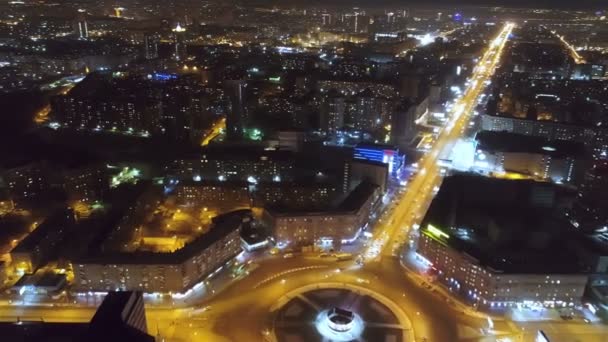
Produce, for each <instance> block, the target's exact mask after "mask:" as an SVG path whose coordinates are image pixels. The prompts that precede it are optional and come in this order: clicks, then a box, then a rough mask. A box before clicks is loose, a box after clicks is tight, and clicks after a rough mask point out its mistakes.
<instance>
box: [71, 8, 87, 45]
mask: <svg viewBox="0 0 608 342" xmlns="http://www.w3.org/2000/svg"><path fill="white" fill-rule="evenodd" d="M74 30H75V31H76V32H75V33H76V36H77V37H78V38H80V39H88V38H89V25H88V24H87V19H86V11H85V10H83V9H79V10H78V15H77V16H76V22H75V24H74Z"/></svg>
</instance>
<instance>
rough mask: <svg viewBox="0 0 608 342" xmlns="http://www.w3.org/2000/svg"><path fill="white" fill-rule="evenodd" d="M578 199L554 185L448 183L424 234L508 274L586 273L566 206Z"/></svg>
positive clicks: (458, 179)
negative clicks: (577, 249)
mask: <svg viewBox="0 0 608 342" xmlns="http://www.w3.org/2000/svg"><path fill="white" fill-rule="evenodd" d="M571 196H572V197H573V196H574V194H573V193H571V191H569V190H568V189H565V188H562V187H560V186H557V185H553V184H550V183H539V182H534V181H529V180H504V179H494V178H486V177H480V176H476V175H470V174H457V175H454V176H451V177H447V178H446V179H445V180H444V182H443V184H442V186H441V188H440V190H439V192H438V194H437V196H436V197H435V199H434V200H433V202H432V203H431V206H430V208H429V211H428V212H427V215H426V216H425V218H424V220H423V223H422V233H423V234H425V235H426V236H428V237H430V238H433V239H434V240H436V241H437V242H439V243H441V244H444V245H447V246H449V247H451V248H453V249H456V250H458V251H460V252H462V253H466V254H468V255H470V256H472V257H473V258H475V259H477V260H478V261H479V262H480V264H482V265H483V266H487V267H490V268H492V269H494V270H496V271H498V272H505V273H541V274H543V273H561V274H572V273H584V272H586V271H587V267H586V266H584V265H583V264H582V263H581V260H580V259H579V258H578V257H577V253H576V246H575V244H574V243H573V242H574V241H577V240H578V239H579V238H580V236H577V235H575V233H574V232H572V231H571V230H570V229H568V227H569V225H568V223H567V222H566V221H565V220H564V219H563V218H562V216H561V213H563V208H562V206H563V205H566V204H565V203H567V202H568V201H569V199H570V197H571Z"/></svg>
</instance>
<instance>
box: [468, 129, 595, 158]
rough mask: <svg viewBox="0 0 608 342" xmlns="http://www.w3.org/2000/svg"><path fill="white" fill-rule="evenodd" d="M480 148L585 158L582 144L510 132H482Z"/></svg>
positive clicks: (478, 137)
mask: <svg viewBox="0 0 608 342" xmlns="http://www.w3.org/2000/svg"><path fill="white" fill-rule="evenodd" d="M475 140H476V141H477V144H478V147H479V148H480V149H483V150H486V151H495V152H512V153H536V154H543V155H550V156H552V157H579V158H580V157H583V156H584V155H585V146H584V145H583V144H582V143H578V142H573V141H565V140H554V141H549V140H547V139H545V138H542V137H535V136H529V135H523V134H515V133H508V132H492V131H481V132H479V133H477V135H476V136H475Z"/></svg>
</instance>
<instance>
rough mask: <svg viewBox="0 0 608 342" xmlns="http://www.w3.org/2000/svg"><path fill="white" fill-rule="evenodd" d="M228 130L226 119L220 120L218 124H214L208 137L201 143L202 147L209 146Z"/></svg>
mask: <svg viewBox="0 0 608 342" xmlns="http://www.w3.org/2000/svg"><path fill="white" fill-rule="evenodd" d="M225 129H226V118H222V119H219V120H218V121H217V122H215V123H214V124H213V127H211V129H210V130H209V132H208V133H207V135H206V136H205V137H203V140H202V141H201V146H207V145H209V143H210V142H211V141H212V140H213V139H215V138H216V137H217V136H218V135H220V133H222V131H223V130H225Z"/></svg>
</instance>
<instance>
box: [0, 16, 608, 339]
mask: <svg viewBox="0 0 608 342" xmlns="http://www.w3.org/2000/svg"><path fill="white" fill-rule="evenodd" d="M512 29H513V25H512V24H507V25H505V27H504V29H503V30H502V31H501V33H500V34H499V36H498V37H497V38H496V39H495V40H494V41H492V42H491V44H490V46H489V48H488V49H487V51H486V53H485V54H484V55H483V57H482V58H480V60H479V63H478V66H477V68H476V69H475V71H474V73H473V75H472V76H471V78H470V85H469V87H468V88H467V89H466V90H465V92H464V94H463V96H462V97H461V98H460V99H459V100H458V101H456V103H455V104H454V107H453V110H452V113H451V118H450V119H449V121H448V122H447V123H446V127H445V128H444V129H443V131H442V132H441V133H440V134H439V136H438V137H437V139H436V141H435V143H434V146H433V148H432V149H431V150H430V151H429V152H428V153H427V154H426V155H425V156H424V157H423V158H422V159H421V160H420V161H419V162H418V164H419V166H418V171H417V173H416V174H415V175H414V176H413V177H412V178H411V180H410V181H409V184H408V185H407V189H406V190H405V191H404V192H403V194H402V195H400V196H401V197H400V198H398V199H397V203H396V205H395V206H394V208H393V209H392V210H390V211H389V212H387V214H385V215H383V217H382V218H381V221H380V222H379V223H378V224H377V226H376V227H375V229H374V231H373V236H372V237H371V238H370V239H369V240H368V242H367V247H366V249H365V251H364V253H363V265H358V264H357V263H355V262H354V261H353V260H348V261H336V259H335V258H332V257H320V256H316V255H310V256H307V255H301V256H300V255H296V256H288V257H284V256H282V255H277V256H266V257H263V258H262V259H260V260H255V261H254V263H255V264H257V265H258V267H257V269H255V270H254V271H253V272H251V274H250V275H249V276H246V277H244V278H242V279H240V280H238V282H236V281H235V282H232V283H231V284H228V285H227V286H225V287H224V288H223V289H222V290H219V289H218V291H217V292H215V293H213V292H211V291H209V289H208V293H207V295H209V297H206V299H205V300H204V301H203V302H200V301H199V303H195V302H196V301H195V300H191V301H187V302H186V305H185V306H184V307H180V305H179V304H176V306H175V307H172V306H171V305H170V304H169V305H167V304H163V306H162V307H160V305H159V306H154V305H148V306H147V307H146V312H147V317H148V325H149V326H148V330H149V331H150V333H151V334H153V335H158V336H159V337H160V338H159V341H160V340H165V341H213V342H216V341H217V342H221V341H239V342H241V341H274V337H273V319H272V317H273V315H272V311H273V310H275V309H277V307H278V304H279V303H280V302H281V299H286V298H284V296H285V295H287V294H289V295H290V296H291V295H296V294H297V292H298V291H300V290H301V289H303V288H306V289H311V288H315V287H323V286H332V287H343V288H347V289H350V290H352V291H363V290H365V289H366V290H365V291H367V292H368V293H369V292H372V296H373V297H374V298H375V299H378V300H379V301H381V302H383V304H386V305H387V306H388V307H390V308H391V309H392V310H393V311H396V312H394V313H395V315H396V316H397V317H398V318H399V319H400V320H401V326H402V327H404V329H403V337H404V340H406V341H429V342H431V341H432V342H436V341H440V342H443V341H446V342H450V341H504V342H506V341H534V335H535V333H536V329H538V328H540V325H538V326H537V325H534V324H530V325H529V326H528V328H526V330H521V327H517V326H515V324H513V323H512V322H510V321H508V320H506V319H502V318H494V319H493V323H492V325H493V327H490V323H489V320H488V317H487V316H485V315H484V314H482V313H479V312H476V311H474V310H473V309H471V308H470V307H467V306H465V305H463V304H461V303H459V302H457V301H455V300H450V299H448V296H447V295H446V294H445V293H444V292H443V290H442V289H441V288H438V287H437V286H436V285H435V286H434V287H433V288H432V289H427V288H425V287H423V286H421V285H422V284H421V283H422V282H423V280H422V279H421V277H420V276H419V275H417V274H414V273H412V272H410V271H407V270H406V269H405V268H404V267H403V266H402V265H401V263H400V258H399V256H398V254H399V253H398V251H401V250H402V248H403V244H404V242H406V241H407V240H408V239H409V229H410V228H411V227H412V226H413V225H415V224H418V223H419V221H420V220H421V219H422V216H423V215H424V212H425V211H426V209H427V207H428V204H429V202H430V201H431V199H432V196H433V188H434V187H435V186H437V185H439V184H440V182H441V168H440V167H439V166H438V161H439V159H440V156H441V155H442V152H443V151H444V150H446V149H450V148H451V147H452V145H453V144H454V143H455V142H456V141H457V139H458V138H459V137H460V136H461V135H462V134H463V133H464V130H465V128H466V127H467V125H468V121H469V119H470V115H471V113H472V112H473V109H474V107H475V106H476V104H477V101H478V98H479V96H480V95H481V93H482V92H483V90H484V87H485V81H487V80H489V79H490V77H491V76H492V73H493V71H494V69H495V68H496V66H497V64H498V63H499V60H500V55H501V52H502V49H503V47H504V45H505V42H506V41H507V40H508V37H509V34H510V32H511V30H512ZM218 130H219V129H218ZM286 256H287V255H286ZM324 284H325V285H324ZM60 305H61V304H56V306H37V307H34V306H31V307H30V306H17V307H15V306H12V305H6V304H4V305H3V306H0V319H1V320H13V321H14V320H16V319H17V318H19V319H21V320H41V319H43V320H44V321H48V322H53V321H55V322H61V321H88V320H89V319H90V317H91V316H92V315H93V313H94V308H92V307H91V308H87V307H74V305H72V304H64V305H66V306H65V307H63V306H60ZM539 324H542V323H539ZM546 326H551V327H552V331H551V332H552V333H555V332H556V331H557V330H559V329H560V328H563V329H565V330H568V331H570V332H572V331H577V332H578V331H580V332H581V333H584V334H588V335H587V336H588V337H589V338H588V339H585V341H596V340H597V341H600V340H601V338H599V337H598V339H594V337H593V336H595V335H598V336H601V333H600V332H599V331H601V330H600V329H603V328H602V327H600V326H597V325H582V324H580V323H574V322H557V323H547V324H545V325H543V326H542V329H546ZM556 336H559V335H556Z"/></svg>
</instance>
